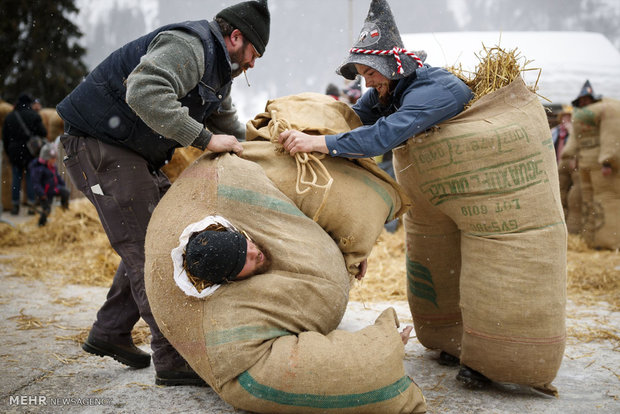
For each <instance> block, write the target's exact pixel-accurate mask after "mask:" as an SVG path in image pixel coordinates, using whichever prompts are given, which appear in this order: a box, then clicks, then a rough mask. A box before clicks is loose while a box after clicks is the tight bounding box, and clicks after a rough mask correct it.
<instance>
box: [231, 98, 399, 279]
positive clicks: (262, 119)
mask: <svg viewBox="0 0 620 414" xmlns="http://www.w3.org/2000/svg"><path fill="white" fill-rule="evenodd" d="M359 126H361V121H360V120H359V117H358V116H357V114H356V113H355V112H354V111H353V110H352V109H351V108H350V107H349V106H348V105H346V104H345V103H343V102H339V101H336V100H335V99H333V98H331V97H329V96H326V95H322V94H317V93H302V94H299V95H292V96H286V97H282V98H278V99H274V100H270V101H268V102H267V105H266V108H265V112H264V113H262V114H259V115H257V116H256V117H255V118H254V119H253V120H251V121H250V122H248V125H247V134H246V137H247V139H248V141H252V142H246V143H244V144H243V147H244V150H243V154H241V156H242V157H243V158H245V159H248V160H251V161H254V162H256V163H258V164H259V165H260V166H261V167H263V169H264V171H265V173H266V174H267V177H269V178H270V179H271V181H273V183H274V184H275V185H276V186H277V187H278V189H279V190H280V191H282V192H283V193H284V194H285V195H286V196H287V197H289V198H290V199H291V200H292V201H293V202H294V203H295V205H297V206H298V207H299V209H300V210H301V211H303V212H304V213H305V214H306V215H307V216H308V217H310V218H313V219H314V220H315V221H316V222H317V223H319V225H321V227H323V229H325V231H326V232H327V233H328V234H329V235H331V236H332V238H333V239H334V241H336V243H337V244H338V247H340V250H341V251H342V253H343V254H344V258H345V262H346V264H347V269H348V270H349V272H350V273H351V274H356V273H357V271H358V270H357V266H358V265H359V263H360V262H361V261H362V260H364V259H366V258H367V257H368V255H369V254H370V251H371V250H372V248H373V246H374V244H375V241H376V240H377V238H378V237H379V234H380V233H381V231H382V230H383V225H384V224H385V223H386V222H388V221H391V220H393V219H394V218H396V217H400V216H401V215H402V214H403V213H404V212H405V211H406V210H407V209H408V208H409V206H410V203H409V199H408V198H407V196H406V195H405V194H404V192H403V190H402V189H401V187H400V186H399V185H398V184H397V183H396V182H395V181H394V180H393V179H392V178H391V177H390V176H389V175H388V174H387V173H385V172H384V171H383V170H381V169H380V168H379V167H378V166H377V164H376V163H375V162H374V161H373V160H371V159H345V158H335V157H334V158H332V157H329V156H324V155H321V154H308V155H306V154H303V155H302V154H299V155H298V157H297V158H293V157H291V156H290V155H289V154H288V153H285V152H283V151H282V146H281V145H279V144H275V142H277V139H278V135H279V134H280V132H282V131H284V130H285V129H297V130H299V131H302V132H305V133H308V134H313V135H324V134H336V133H340V132H345V131H350V130H351V129H353V128H357V127H359ZM300 160H301V161H300ZM330 178H331V179H332V180H333V181H331V182H329V179H330ZM328 183H329V184H328Z"/></svg>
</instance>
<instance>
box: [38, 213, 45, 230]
mask: <svg viewBox="0 0 620 414" xmlns="http://www.w3.org/2000/svg"><path fill="white" fill-rule="evenodd" d="M46 223H47V214H41V217H39V227H43V226H45V224H46Z"/></svg>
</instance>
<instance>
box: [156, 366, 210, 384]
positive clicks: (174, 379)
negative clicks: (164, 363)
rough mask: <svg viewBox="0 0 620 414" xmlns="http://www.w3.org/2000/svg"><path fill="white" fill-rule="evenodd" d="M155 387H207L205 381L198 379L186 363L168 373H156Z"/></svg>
mask: <svg viewBox="0 0 620 414" xmlns="http://www.w3.org/2000/svg"><path fill="white" fill-rule="evenodd" d="M155 385H164V386H168V387H170V386H175V385H195V386H198V387H208V385H207V383H206V382H205V380H203V379H202V378H200V376H199V375H198V374H196V371H194V370H193V369H192V368H191V367H190V366H189V365H188V364H187V363H186V364H185V365H183V366H182V367H179V368H178V369H175V370H170V371H156V372H155Z"/></svg>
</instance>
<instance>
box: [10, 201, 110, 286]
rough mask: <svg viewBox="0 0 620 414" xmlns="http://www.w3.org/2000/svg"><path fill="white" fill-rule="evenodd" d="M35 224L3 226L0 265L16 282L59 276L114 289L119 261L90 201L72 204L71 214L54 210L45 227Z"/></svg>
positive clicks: (72, 280)
mask: <svg viewBox="0 0 620 414" xmlns="http://www.w3.org/2000/svg"><path fill="white" fill-rule="evenodd" d="M37 220H38V218H37V217H36V216H35V217H33V218H32V220H30V221H28V222H26V223H22V224H19V225H17V226H16V227H11V226H10V225H8V224H4V223H0V248H2V251H3V256H4V257H3V258H1V259H0V263H2V264H10V265H11V267H12V268H13V274H14V275H15V276H18V277H28V278H33V279H47V278H49V277H50V276H52V275H54V274H60V275H62V276H63V280H64V283H65V284H81V285H93V286H109V285H110V283H111V279H112V278H113V277H114V273H115V272H116V268H117V267H118V264H119V263H120V258H119V257H118V255H117V254H116V252H115V251H114V250H113V249H112V248H111V247H110V244H109V242H108V239H107V237H106V235H105V233H104V231H103V227H102V226H101V222H100V221H99V217H98V216H97V212H96V211H95V208H94V206H93V205H92V204H91V203H90V202H89V201H88V200H86V199H85V198H82V199H78V200H74V201H72V202H71V204H70V209H69V210H68V211H64V210H62V209H61V208H58V207H55V208H54V209H53V211H52V214H51V215H50V218H49V221H48V224H47V225H46V226H44V227H38V226H37Z"/></svg>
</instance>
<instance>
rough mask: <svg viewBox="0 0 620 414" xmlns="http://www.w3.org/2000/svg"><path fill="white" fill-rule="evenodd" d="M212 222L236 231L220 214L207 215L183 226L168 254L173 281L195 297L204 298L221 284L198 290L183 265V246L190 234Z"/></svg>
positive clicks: (187, 293) (201, 229)
mask: <svg viewBox="0 0 620 414" xmlns="http://www.w3.org/2000/svg"><path fill="white" fill-rule="evenodd" d="M212 224H221V225H222V226H224V227H226V228H227V229H230V230H232V231H237V229H236V228H235V226H233V225H232V224H231V223H230V222H229V221H228V220H226V219H225V218H224V217H222V216H207V217H205V218H203V219H202V220H200V221H197V222H196V223H192V224H190V225H189V226H187V227H185V229H184V230H183V232H182V233H181V235H180V236H179V245H178V246H177V247H175V248H174V249H172V252H171V253H170V255H171V256H172V263H173V265H174V281H175V283H176V284H177V286H178V287H179V288H180V289H181V290H182V291H183V292H184V293H185V294H186V295H187V296H194V297H196V298H200V299H202V298H205V297H207V296H210V295H212V294H213V293H215V291H216V290H217V289H218V288H219V287H220V286H221V285H213V286H209V287H208V288H206V289H203V290H202V291H201V292H198V289H196V287H195V286H194V284H193V283H192V282H191V281H190V280H189V277H188V276H187V272H185V269H184V267H183V255H184V254H185V246H187V243H188V242H189V238H190V236H191V235H192V234H194V233H197V232H200V231H203V230H204V229H206V228H207V227H209V226H210V225H212Z"/></svg>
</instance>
